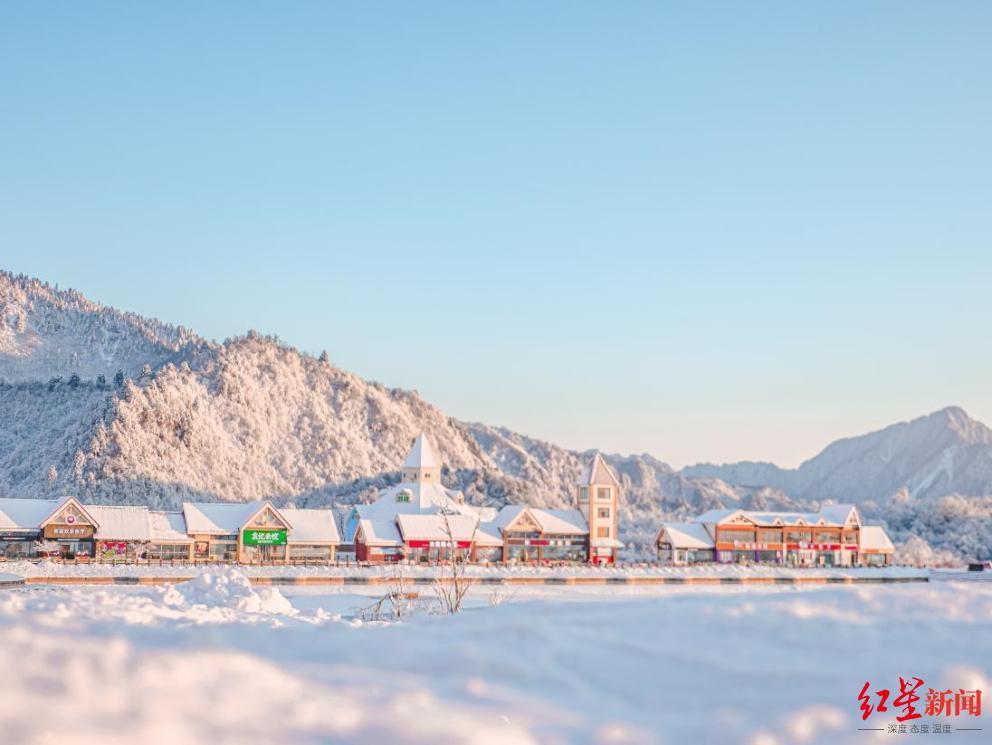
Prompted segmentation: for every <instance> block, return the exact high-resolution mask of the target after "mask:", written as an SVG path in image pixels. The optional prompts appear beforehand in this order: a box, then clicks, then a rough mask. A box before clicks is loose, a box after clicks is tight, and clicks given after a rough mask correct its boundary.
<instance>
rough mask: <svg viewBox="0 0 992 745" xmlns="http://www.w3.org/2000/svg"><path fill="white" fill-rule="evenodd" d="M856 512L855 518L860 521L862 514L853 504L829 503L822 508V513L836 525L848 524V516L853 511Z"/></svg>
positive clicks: (828, 520) (829, 521)
mask: <svg viewBox="0 0 992 745" xmlns="http://www.w3.org/2000/svg"><path fill="white" fill-rule="evenodd" d="M852 512H853V513H854V516H855V519H856V520H857V521H858V522H859V523H860V522H861V516H860V515H859V514H858V508H857V507H855V506H854V505H853V504H828V505H824V506H823V507H821V508H820V513H819V514H820V515H822V516H823V517H825V518H826V520H827V522H828V523H833V524H835V525H845V524H847V520H848V518H849V517H850V516H851V513H852Z"/></svg>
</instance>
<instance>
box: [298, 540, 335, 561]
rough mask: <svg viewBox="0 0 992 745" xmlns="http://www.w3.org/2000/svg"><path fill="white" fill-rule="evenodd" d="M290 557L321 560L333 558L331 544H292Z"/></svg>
mask: <svg viewBox="0 0 992 745" xmlns="http://www.w3.org/2000/svg"><path fill="white" fill-rule="evenodd" d="M289 558H290V560H292V559H319V560H321V561H330V560H331V547H330V546H306V545H299V544H297V545H292V546H290V547H289Z"/></svg>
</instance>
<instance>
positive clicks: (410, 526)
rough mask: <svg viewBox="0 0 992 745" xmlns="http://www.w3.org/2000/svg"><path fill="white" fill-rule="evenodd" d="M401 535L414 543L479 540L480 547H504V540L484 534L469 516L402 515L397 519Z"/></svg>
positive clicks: (477, 523)
mask: <svg viewBox="0 0 992 745" xmlns="http://www.w3.org/2000/svg"><path fill="white" fill-rule="evenodd" d="M396 521H397V525H398V527H399V530H400V535H402V536H403V538H404V539H405V540H408V541H410V540H414V541H418V540H419V541H447V540H456V541H469V540H472V539H473V538H479V540H478V541H477V543H479V544H480V545H490V544H495V545H502V544H503V539H502V538H501V537H499V536H495V537H494V536H493V535H492V534H491V533H488V532H482V534H481V536H480V532H481V531H480V527H481V526H480V524H479V522H478V520H477V519H476V518H474V517H470V516H469V515H437V514H435V515H400V516H399V517H397V518H396Z"/></svg>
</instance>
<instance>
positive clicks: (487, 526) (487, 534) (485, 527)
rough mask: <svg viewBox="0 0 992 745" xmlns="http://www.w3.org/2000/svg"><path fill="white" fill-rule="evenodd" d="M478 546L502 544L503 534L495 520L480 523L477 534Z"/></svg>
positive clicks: (476, 541) (476, 542) (476, 543)
mask: <svg viewBox="0 0 992 745" xmlns="http://www.w3.org/2000/svg"><path fill="white" fill-rule="evenodd" d="M475 545H476V546H502V545H503V536H502V534H501V533H500V530H499V528H498V527H497V526H496V523H494V522H484V523H479V530H478V532H477V533H476V534H475Z"/></svg>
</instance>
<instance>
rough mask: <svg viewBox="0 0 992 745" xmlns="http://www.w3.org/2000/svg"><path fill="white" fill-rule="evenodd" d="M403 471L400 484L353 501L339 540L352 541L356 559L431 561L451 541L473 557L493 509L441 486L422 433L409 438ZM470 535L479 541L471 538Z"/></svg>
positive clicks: (483, 540) (435, 461)
mask: <svg viewBox="0 0 992 745" xmlns="http://www.w3.org/2000/svg"><path fill="white" fill-rule="evenodd" d="M402 470H403V480H402V481H401V482H400V483H399V484H396V485H395V486H391V487H389V488H388V489H383V490H382V491H381V492H380V493H379V497H378V499H376V501H375V502H373V503H371V504H358V505H355V506H354V507H353V508H352V510H351V512H350V513H349V514H348V517H347V519H346V520H345V530H344V533H345V535H344V538H345V543H354V545H355V558H356V559H358V560H359V561H398V560H400V559H406V558H410V559H415V560H423V561H436V560H438V557H441V556H444V555H446V554H445V552H446V551H448V550H449V549H450V545H451V543H452V541H454V542H455V543H456V546H458V544H460V546H459V547H458V550H461V551H463V552H468V554H469V555H472V554H473V552H474V553H475V555H478V553H477V549H482V548H485V545H484V544H485V543H486V541H487V537H486V535H479V533H480V530H482V528H481V526H482V525H483V524H485V523H489V522H491V521H492V520H493V518H494V517H495V516H496V510H494V509H493V508H491V507H473V506H471V505H467V504H465V496H464V495H463V494H462V493H461V492H460V491H458V490H457V489H447V488H445V487H444V486H443V485H442V484H441V468H440V464H439V462H438V458H437V456H436V455H435V454H434V449H433V447H432V446H431V444H430V441H429V440H428V439H427V437H426V436H425V435H424V434H420V435H419V436H418V437H417V438H416V439H415V440H414V441H413V445H412V446H411V448H410V452H409V453H408V454H407V456H406V459H405V460H404V461H403V469H402ZM401 516H402V517H403V518H405V519H404V522H403V524H402V526H401V524H400V520H399V519H400V517H401ZM419 518H430V519H419ZM449 533H450V535H449ZM473 535H474V536H475V537H477V538H479V541H474V540H472V538H473ZM500 543H502V542H500Z"/></svg>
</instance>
